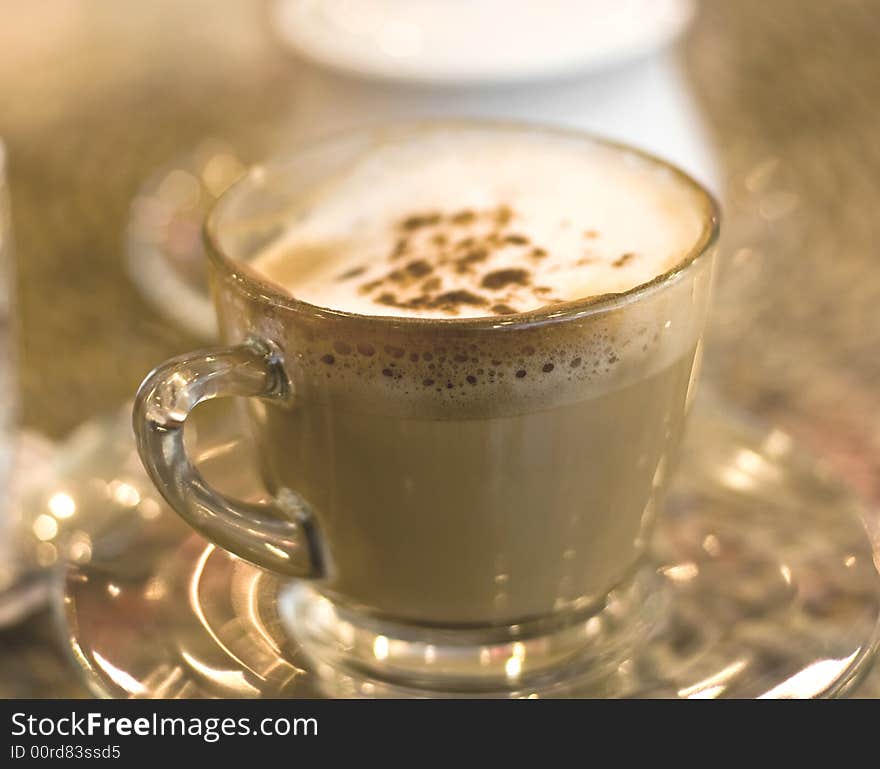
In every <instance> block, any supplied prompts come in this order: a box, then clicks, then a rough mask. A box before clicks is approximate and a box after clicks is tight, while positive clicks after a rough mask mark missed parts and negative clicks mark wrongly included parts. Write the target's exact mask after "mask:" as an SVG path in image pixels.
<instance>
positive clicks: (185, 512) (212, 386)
mask: <svg viewBox="0 0 880 769" xmlns="http://www.w3.org/2000/svg"><path fill="white" fill-rule="evenodd" d="M233 396H246V397H257V398H268V399H271V400H276V401H279V400H280V401H282V402H284V401H287V402H289V401H290V400H291V398H292V387H291V384H290V381H289V380H288V378H287V374H286V373H285V371H284V366H283V362H282V358H281V355H280V353H279V351H278V350H277V348H275V346H274V345H272V344H271V343H269V342H266V341H263V340H258V341H250V342H247V343H245V344H241V345H236V346H234V347H218V348H214V349H207V350H201V351H198V352H194V353H190V354H187V355H181V356H179V357H177V358H172V359H171V360H168V361H166V362H165V363H163V364H162V365H161V366H159V367H158V368H156V369H154V370H153V371H152V372H151V373H150V374H149V375H148V376H147V378H146V379H145V380H144V382H143V384H142V385H141V386H140V389H139V390H138V393H137V396H136V397H135V402H134V413H133V425H134V433H135V438H136V440H137V448H138V452H139V453H140V456H141V461H142V462H143V464H144V467H145V468H146V470H147V473H148V474H149V476H150V478H151V479H152V481H153V483H154V484H156V488H157V489H159V491H160V492H161V494H162V496H163V497H164V498H165V500H166V501H167V502H168V504H169V505H171V507H172V508H174V510H175V511H176V512H177V513H178V514H179V515H180V516H181V517H182V518H183V519H184V520H185V521H186V522H187V523H188V524H189V525H190V526H192V527H193V528H194V529H196V531H198V532H199V533H201V534H202V535H204V536H205V537H207V538H208V539H209V540H211V541H212V542H214V543H216V544H217V545H219V546H221V547H223V548H225V549H226V550H229V551H230V552H232V553H235V554H236V555H238V556H240V557H241V558H244V559H245V560H247V561H250V562H251V563H254V564H256V565H257V566H261V567H262V568H264V569H269V570H270V571H274V572H278V573H280V574H285V575H287V576H291V577H300V578H315V577H320V576H321V575H322V573H323V567H322V558H321V552H322V551H321V548H320V541H319V538H318V532H317V527H316V525H315V522H314V519H313V517H312V515H311V512H310V511H309V509H308V508H307V507H306V505H305V504H304V503H302V502H301V501H300V500H299V499H293V498H291V499H290V500H284V501H275V502H273V503H271V504H268V505H263V504H254V503H248V502H242V501H239V500H234V499H230V498H228V497H225V496H223V495H222V494H220V493H219V492H218V491H215V490H214V489H212V488H211V487H210V486H209V485H208V483H207V482H206V481H205V479H204V478H203V477H202V475H201V474H200V473H199V471H198V470H197V469H196V468H195V467H194V466H193V464H192V462H191V461H190V459H189V456H188V455H187V453H186V448H185V446H184V442H183V426H184V423H185V422H186V418H187V416H188V415H189V412H190V411H192V410H193V409H194V408H195V407H196V406H197V405H198V404H199V403H201V402H202V401H206V400H210V399H212V398H228V397H233ZM292 496H294V495H292Z"/></svg>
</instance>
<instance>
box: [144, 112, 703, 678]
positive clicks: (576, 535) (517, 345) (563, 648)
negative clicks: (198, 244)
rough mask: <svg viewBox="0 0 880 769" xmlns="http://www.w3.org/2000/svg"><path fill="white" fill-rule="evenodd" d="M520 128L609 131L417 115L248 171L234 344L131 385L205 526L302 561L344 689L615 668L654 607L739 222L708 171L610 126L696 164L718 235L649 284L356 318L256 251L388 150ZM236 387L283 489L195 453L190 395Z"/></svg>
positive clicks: (229, 206) (232, 288)
mask: <svg viewBox="0 0 880 769" xmlns="http://www.w3.org/2000/svg"><path fill="white" fill-rule="evenodd" d="M505 136H507V137H510V136H515V137H516V138H517V140H519V141H522V142H525V143H526V145H527V146H528V147H529V148H530V151H532V150H533V151H534V152H536V153H539V152H540V151H541V147H542V145H543V144H544V143H545V142H554V143H557V144H558V143H559V142H567V143H569V145H570V146H571V148H572V150H573V151H577V150H578V148H582V149H583V148H587V147H590V146H593V145H594V144H595V143H597V142H598V140H596V139H594V138H591V137H589V136H586V135H583V134H579V133H574V132H567V131H560V130H553V129H541V128H536V127H528V126H517V125H501V124H493V123H481V122H461V123H422V124H417V125H403V126H396V127H393V128H385V129H376V130H369V131H360V132H353V133H349V134H345V135H342V136H339V137H336V138H333V139H329V140H326V141H323V142H320V143H318V144H315V145H313V146H311V147H308V148H304V149H301V150H299V151H297V152H296V153H294V154H293V155H291V156H289V157H287V158H285V159H283V160H280V161H278V162H274V163H271V164H268V165H265V166H259V167H256V168H254V169H252V170H251V172H250V173H249V174H247V175H246V176H245V177H244V178H243V179H242V180H241V181H240V182H238V183H237V184H235V185H234V186H233V187H232V188H231V189H230V190H229V191H228V192H226V193H225V195H224V196H223V197H222V198H221V199H220V201H219V202H218V204H217V206H216V207H215V209H214V210H213V212H212V214H211V215H210V217H209V218H208V220H207V222H206V225H205V236H206V242H207V245H208V249H207V250H208V254H209V257H208V267H209V274H210V278H211V283H212V289H213V295H214V302H215V307H216V311H217V316H218V320H219V326H220V329H221V333H222V336H223V339H224V341H225V342H226V343H227V345H228V346H225V347H220V348H216V349H210V350H202V351H199V352H195V353H192V354H189V355H184V356H181V357H178V358H175V359H173V360H170V361H167V362H166V363H164V364H162V365H161V366H160V367H159V368H157V369H156V370H154V371H153V372H152V373H151V374H150V375H149V376H148V377H147V379H146V380H145V381H144V383H143V385H142V386H141V389H140V391H139V392H138V395H137V398H136V401H135V408H134V429H135V433H136V436H137V442H138V448H139V451H140V454H141V458H142V460H143V462H144V465H145V467H146V469H147V471H148V472H149V474H150V476H151V478H152V479H153V481H154V482H155V484H156V486H157V487H158V489H159V490H160V491H161V493H162V494H163V495H164V497H165V498H166V499H167V500H168V502H169V504H170V505H171V506H172V507H173V508H174V509H175V510H176V511H177V512H178V513H179V514H180V515H181V516H182V517H183V518H184V519H185V520H186V521H187V522H188V523H189V524H190V525H191V526H192V527H193V528H195V529H196V530H197V531H199V532H200V533H201V534H202V535H204V536H205V537H207V538H208V539H209V540H211V541H212V542H215V543H216V544H218V545H219V546H221V547H223V548H226V549H227V550H229V551H231V552H232V553H234V554H236V555H237V556H239V557H241V558H243V559H245V560H247V561H250V562H252V563H254V564H256V565H258V566H260V567H262V568H264V569H268V570H270V571H272V572H275V573H278V574H281V575H284V576H286V577H290V578H291V582H289V583H288V587H287V588H286V589H285V591H284V593H283V595H281V596H280V597H279V611H280V614H281V616H282V619H283V621H284V622H285V623H286V626H287V627H288V628H289V629H290V632H291V633H292V634H293V635H294V636H295V637H296V639H297V641H298V642H299V643H300V644H301V645H302V648H303V649H304V651H305V652H306V654H307V655H309V656H310V657H311V658H312V660H313V662H314V663H315V664H316V665H317V666H318V667H319V668H320V669H321V670H324V671H325V672H326V677H327V680H328V681H329V680H332V679H333V677H334V676H346V675H355V676H360V677H361V678H366V679H370V680H373V679H374V680H376V681H382V682H389V681H390V682H393V683H395V685H398V686H400V687H402V689H401V691H408V692H412V693H418V694H424V693H427V694H438V693H440V694H442V693H448V692H470V693H475V694H486V693H492V692H499V691H509V690H511V689H517V688H519V687H523V686H529V687H531V688H532V689H534V688H535V687H536V686H538V687H539V688H540V687H542V686H544V687H549V688H552V687H553V686H554V685H555V684H556V683H558V682H563V681H566V680H569V679H570V678H571V676H573V675H576V674H590V675H592V674H595V672H596V669H597V668H601V667H602V666H603V665H604V666H607V665H609V664H614V660H619V658H620V654H621V653H622V651H621V650H623V649H625V648H626V647H627V644H631V643H634V642H636V641H637V639H638V638H639V637H640V636H642V635H643V634H644V629H645V625H646V623H650V621H652V620H651V614H650V607H651V606H652V605H654V604H655V603H656V602H655V601H652V599H651V596H652V589H651V585H652V583H651V579H650V575H646V573H645V571H646V570H644V569H640V565H641V563H642V561H643V556H644V554H645V551H646V549H647V547H648V544H649V535H650V530H651V522H652V520H653V518H654V517H655V515H656V512H657V509H658V505H659V503H660V499H661V496H662V492H663V488H664V486H665V484H666V481H667V478H668V475H669V471H670V469H671V467H672V466H673V464H674V462H675V458H676V452H677V448H678V443H679V438H680V435H681V431H682V428H683V425H684V421H685V415H686V413H687V411H688V408H689V406H690V403H691V401H692V398H693V394H694V386H695V381H696V377H697V372H698V369H699V360H700V353H701V347H702V335H703V330H704V325H705V318H706V313H707V308H708V303H709V294H710V286H711V274H712V263H713V257H714V244H715V241H716V238H717V234H718V212H717V207H716V205H715V203H714V201H713V199H712V197H711V196H710V195H709V194H708V193H707V192H706V191H705V190H704V189H703V188H702V187H700V186H699V185H698V184H697V183H696V182H694V181H693V180H692V179H690V178H689V177H687V176H686V175H685V174H683V173H682V172H680V171H678V170H677V169H674V168H672V167H670V166H668V165H667V164H665V163H663V162H662V161H660V160H657V159H654V158H650V157H648V156H645V155H643V154H641V153H638V152H637V151H635V150H632V149H629V148H626V147H622V146H617V145H611V144H605V145H604V146H606V147H607V148H608V149H609V151H611V152H613V153H618V154H619V155H620V157H621V162H627V159H629V160H632V159H633V157H634V156H638V157H639V158H641V162H643V163H647V164H648V165H649V166H651V167H652V168H653V169H654V170H656V172H657V173H658V174H661V175H665V176H666V178H667V179H668V178H673V179H676V180H678V181H679V182H680V184H681V185H682V186H683V189H685V190H686V191H687V195H686V198H685V199H686V201H687V203H686V204H687V205H693V206H694V212H695V213H696V215H697V216H698V217H699V219H700V221H701V222H702V230H701V232H700V234H699V237H698V238H697V240H696V242H694V243H693V246H692V247H691V248H690V249H689V251H688V252H687V254H686V255H684V256H683V258H682V260H681V261H680V263H678V264H677V265H676V266H675V267H674V268H673V269H671V270H670V271H668V272H666V273H665V274H662V275H659V276H657V277H655V278H654V279H653V280H651V281H650V282H648V283H646V284H643V285H641V286H638V287H637V288H634V289H632V290H629V291H626V292H624V293H619V294H609V295H604V296H599V297H590V298H586V299H582V300H578V301H571V302H566V303H560V304H554V305H552V306H549V307H544V308H541V309H539V310H535V311H533V312H528V313H522V314H517V315H510V316H501V317H483V318H467V319H442V320H435V319H423V318H412V317H381V316H365V315H358V314H353V313H348V312H343V311H338V310H332V309H326V308H320V307H316V306H313V305H310V304H307V303H305V302H302V301H299V300H297V299H295V298H292V297H291V296H289V295H288V294H286V293H284V292H282V291H281V290H280V289H279V288H278V287H277V286H274V285H273V284H271V283H270V282H266V281H265V280H263V279H261V278H260V277H259V276H258V275H257V273H256V272H255V271H253V270H252V268H250V267H249V266H248V263H249V262H250V261H251V260H253V259H254V258H256V257H258V256H259V255H260V254H261V253H263V252H264V251H265V249H266V248H267V247H268V246H270V245H271V244H272V243H273V242H274V241H275V240H276V239H277V238H279V237H281V236H282V235H283V233H284V231H285V223H286V222H289V220H290V217H291V215H292V214H291V212H292V211H295V209H296V206H297V205H298V204H300V202H301V201H302V199H303V198H304V196H306V195H308V194H309V192H310V191H313V190H314V189H315V187H316V185H319V184H320V183H321V182H324V181H326V180H328V179H332V178H333V176H334V175H335V174H337V173H340V172H343V171H344V170H345V169H346V168H347V167H349V166H350V164H351V163H352V162H354V161H355V160H356V159H357V158H358V157H360V155H361V153H363V152H366V151H368V150H370V149H371V148H374V147H375V146H376V145H377V144H381V143H383V142H399V143H404V144H405V143H407V142H410V143H415V144H417V143H418V142H420V141H423V140H425V139H426V138H427V139H430V138H432V137H433V138H438V137H439V138H442V139H443V140H444V141H450V142H457V143H459V144H460V149H461V153H463V155H464V156H466V153H467V152H470V151H476V150H475V148H476V147H478V146H479V143H480V141H490V142H491V141H493V140H499V139H503V138H504V137H505ZM599 143H600V144H601V142H599ZM456 146H457V145H456ZM325 193H326V191H325ZM331 194H332V193H331ZM319 200H320V199H319ZM317 204H318V205H320V203H317ZM226 397H244V398H246V399H247V400H246V401H245V411H244V412H243V415H242V419H243V421H244V423H245V424H246V425H247V427H248V428H249V430H250V432H251V433H252V435H253V439H254V441H255V445H256V448H257V452H258V457H259V460H258V461H259V467H260V470H261V472H262V475H263V478H264V480H265V484H266V487H267V489H268V491H269V492H270V495H271V500H272V501H271V503H269V504H267V505H259V504H253V503H245V502H242V501H238V500H234V499H230V498H228V497H226V496H224V495H223V494H221V493H220V492H219V491H217V490H215V489H213V488H211V487H210V486H209V485H208V484H207V483H206V482H205V481H204V479H203V478H202V477H201V476H200V474H199V472H198V470H197V469H196V468H195V467H194V466H193V464H192V462H191V461H190V459H189V458H188V456H187V452H186V449H185V445H184V439H183V427H184V423H185V421H186V418H187V415H188V413H189V412H190V411H191V410H192V409H193V408H194V407H195V406H196V405H197V404H199V403H201V402H202V401H205V400H208V399H212V398H226Z"/></svg>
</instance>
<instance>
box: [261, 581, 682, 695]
mask: <svg viewBox="0 0 880 769" xmlns="http://www.w3.org/2000/svg"><path fill="white" fill-rule="evenodd" d="M666 598H667V596H666V593H665V591H664V590H663V586H662V582H661V580H660V579H659V578H658V576H657V573H656V571H655V570H653V569H650V568H644V569H642V570H639V571H637V572H635V573H634V574H633V575H631V576H630V577H629V578H628V579H627V580H626V581H625V582H624V583H621V584H620V585H618V586H617V587H616V588H615V589H614V590H612V591H611V592H610V593H608V595H607V596H605V598H604V599H603V600H602V601H600V602H598V603H597V604H594V605H593V606H592V607H591V608H590V609H588V610H581V611H578V612H571V613H566V614H560V615H553V616H552V618H548V619H540V620H534V621H530V622H526V623H522V624H516V625H507V626H498V625H495V626H491V627H485V628H480V627H474V628H466V629H458V628H454V629H452V628H437V627H424V626H415V625H408V624H402V623H397V622H388V621H385V620H382V619H378V618H376V617H374V616H371V615H366V614H363V613H361V612H359V611H355V610H352V609H350V608H348V607H345V606H342V605H339V604H337V603H335V602H334V601H332V600H331V599H329V598H328V597H327V596H325V595H324V594H322V593H321V592H320V591H319V590H317V589H316V588H315V587H314V586H313V585H310V584H308V583H304V582H294V583H291V584H289V585H286V586H285V587H283V588H282V590H281V591H280V594H279V601H278V609H279V615H280V617H281V620H282V624H283V626H284V628H285V630H286V631H287V632H288V633H289V634H290V635H291V636H292V637H293V639H294V641H295V642H296V643H297V644H298V645H299V647H300V648H301V649H302V651H303V653H304V654H305V655H306V656H307V657H308V658H309V659H310V662H311V666H312V668H313V669H314V670H315V671H316V673H317V675H318V678H319V680H320V682H321V684H320V685H321V688H322V689H323V691H324V693H325V695H326V696H328V697H363V696H369V697H414V696H415V697H417V696H424V697H444V696H446V697H468V696H471V697H492V696H495V697H511V696H516V697H523V696H529V695H532V694H533V695H534V696H536V697H544V696H548V695H556V696H559V695H560V694H564V693H565V694H574V693H577V694H578V695H580V696H600V695H601V694H602V680H603V679H605V678H607V677H608V676H609V675H610V674H611V673H613V672H614V671H616V670H617V668H618V667H619V666H620V665H621V664H622V663H623V662H624V661H625V660H627V659H629V658H630V657H631V656H632V653H633V650H634V648H635V647H636V646H638V645H639V644H640V643H644V642H645V641H646V640H648V639H649V638H650V637H651V635H652V634H653V632H654V631H656V630H658V629H659V628H660V626H661V622H662V617H663V616H664V615H665V611H664V605H665V603H666Z"/></svg>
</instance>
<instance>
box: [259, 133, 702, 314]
mask: <svg viewBox="0 0 880 769" xmlns="http://www.w3.org/2000/svg"><path fill="white" fill-rule="evenodd" d="M696 197H697V196H696V193H695V191H694V189H693V188H692V187H690V186H688V185H687V184H686V183H685V182H684V181H682V180H681V179H680V178H679V177H677V176H676V175H675V174H674V173H672V172H671V171H669V170H668V169H666V168H664V167H662V166H659V165H657V164H655V163H652V162H650V161H648V160H645V159H643V158H641V157H640V156H638V155H635V154H632V153H628V152H626V151H625V150H621V149H615V148H612V147H607V146H605V145H601V144H594V143H588V142H585V141H584V140H583V139H582V138H577V139H573V138H567V137H564V136H559V137H556V138H549V139H548V137H547V136H540V137H537V136H531V135H523V134H511V135H509V136H505V135H503V134H501V135H499V133H497V132H485V133H482V132H469V133H463V134H461V135H454V136H453V137H451V138H450V136H449V135H430V134H428V135H418V136H410V137H407V138H405V139H402V140H397V141H394V142H389V143H382V144H379V145H377V146H374V147H373V148H371V149H370V150H369V151H367V152H366V153H365V154H363V155H362V156H361V157H360V158H359V159H358V160H357V161H356V162H354V163H352V164H351V165H350V166H349V167H347V168H346V169H344V170H343V171H341V172H340V173H338V174H336V175H335V176H334V177H333V178H332V179H331V180H329V181H326V182H324V183H323V184H322V185H320V186H319V187H317V188H314V189H312V190H310V191H308V192H307V193H306V195H305V196H304V198H303V199H302V202H301V206H298V207H296V208H295V209H293V210H292V211H291V213H290V219H289V222H288V226H287V229H286V231H285V233H284V234H283V235H282V236H281V237H280V238H279V239H278V240H276V241H275V243H274V244H273V245H272V246H271V247H269V248H268V249H266V250H265V251H264V252H263V253H261V254H260V255H258V256H257V258H256V259H254V260H253V261H252V262H251V266H252V267H253V268H254V269H256V270H257V271H258V272H259V273H260V274H261V275H262V276H263V277H264V278H266V279H268V280H270V281H272V282H273V283H276V284H278V285H280V286H281V287H283V288H284V289H285V290H286V291H287V292H289V293H290V294H291V295H293V296H295V297H297V298H299V299H302V300H304V301H306V302H309V303H311V304H315V305H319V306H322V307H328V308H333V309H337V310H344V311H348V312H353V313H359V314H364V315H398V316H416V317H426V318H466V317H480V316H492V315H507V314H512V313H518V312H528V311H531V310H535V309H538V308H540V307H543V306H546V305H552V304H556V303H559V302H565V301H571V300H576V299H581V298H586V297H590V296H597V295H601V294H608V293H618V292H622V291H626V290H628V289H631V288H634V287H635V286H638V285H641V284H643V283H647V282H649V281H650V280H652V279H653V278H654V277H656V276H657V275H660V274H662V273H664V272H666V271H668V270H669V269H671V268H672V267H674V266H675V265H676V264H677V263H679V262H680V261H681V260H682V259H683V258H684V257H685V256H686V255H687V254H688V252H689V251H690V250H691V248H692V247H693V246H694V244H695V243H696V242H697V241H698V240H699V238H700V236H701V234H702V231H703V228H704V210H703V206H702V205H701V204H700V202H699V201H697V199H696Z"/></svg>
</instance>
